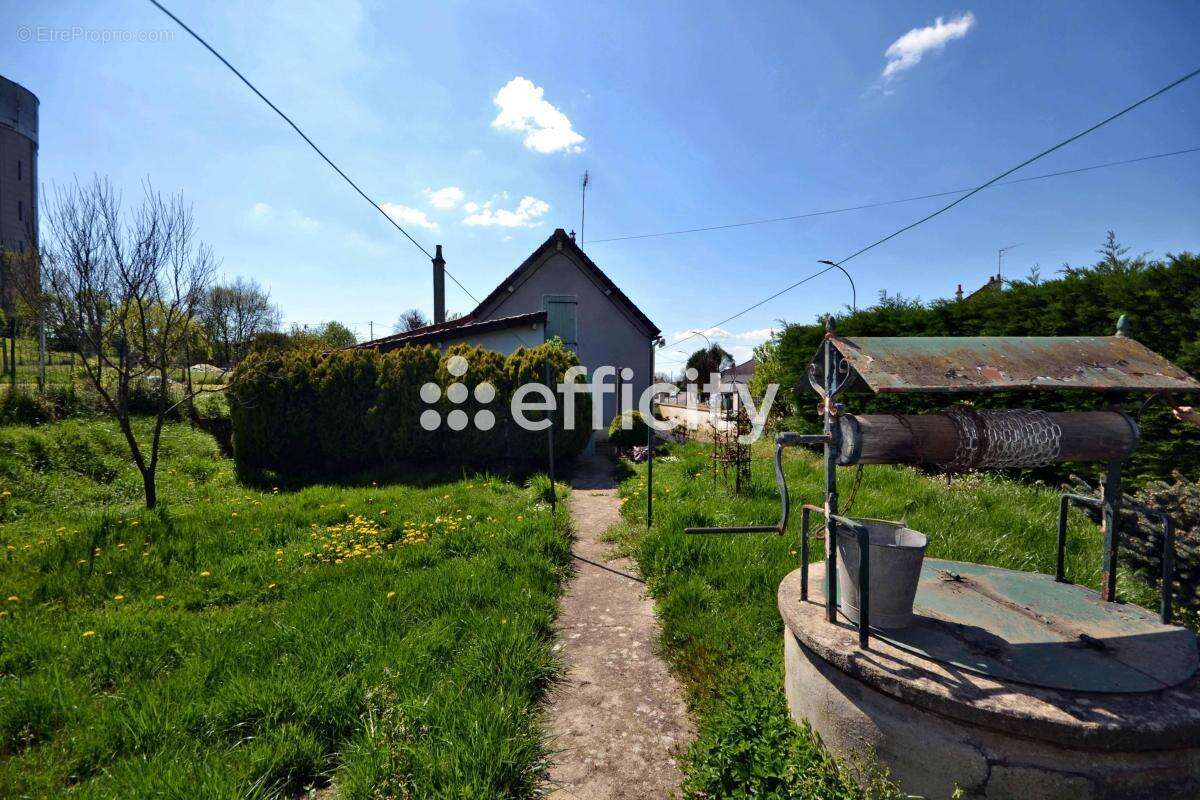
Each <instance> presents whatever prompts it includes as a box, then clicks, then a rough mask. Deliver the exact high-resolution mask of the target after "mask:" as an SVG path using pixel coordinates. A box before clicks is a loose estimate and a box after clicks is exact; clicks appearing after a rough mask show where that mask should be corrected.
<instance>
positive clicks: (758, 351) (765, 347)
mask: <svg viewBox="0 0 1200 800" xmlns="http://www.w3.org/2000/svg"><path fill="white" fill-rule="evenodd" d="M787 381H788V375H787V371H786V370H785V369H784V368H783V362H782V361H780V360H779V339H778V337H775V336H773V337H771V338H770V339H768V340H767V341H765V342H763V343H762V344H760V345H759V346H758V347H755V348H754V375H753V376H751V378H750V383H749V384H748V386H747V388H748V389H749V390H750V396H751V397H758V398H761V397H764V396H766V394H767V387H768V386H770V385H771V384H772V383H776V384H779V392H778V393H777V394H776V395H775V402H774V404H773V405H772V406H771V417H772V418H780V417H785V416H789V415H790V414H791V413H792V409H793V403H792V392H791V387H789V385H788V383H787Z"/></svg>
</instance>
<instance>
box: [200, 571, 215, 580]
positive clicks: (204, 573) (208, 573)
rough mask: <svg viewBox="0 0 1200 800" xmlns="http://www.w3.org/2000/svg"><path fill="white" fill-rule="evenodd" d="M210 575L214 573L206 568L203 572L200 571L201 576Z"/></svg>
mask: <svg viewBox="0 0 1200 800" xmlns="http://www.w3.org/2000/svg"><path fill="white" fill-rule="evenodd" d="M209 575H212V573H211V572H209V571H208V570H204V571H203V572H201V573H200V577H201V578H207V577H208V576H209Z"/></svg>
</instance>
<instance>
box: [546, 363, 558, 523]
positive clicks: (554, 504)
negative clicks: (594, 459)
mask: <svg viewBox="0 0 1200 800" xmlns="http://www.w3.org/2000/svg"><path fill="white" fill-rule="evenodd" d="M543 372H544V373H545V374H544V376H543V378H544V381H545V384H546V385H547V386H549V385H550V359H549V358H547V359H546V363H545V369H544V370H543ZM546 439H547V441H548V446H547V450H546V455H547V462H548V464H549V471H550V516H551V517H553V516H554V515H555V513H556V512H557V511H558V487H557V486H555V485H554V412H553V411H551V412H550V427H548V428H546Z"/></svg>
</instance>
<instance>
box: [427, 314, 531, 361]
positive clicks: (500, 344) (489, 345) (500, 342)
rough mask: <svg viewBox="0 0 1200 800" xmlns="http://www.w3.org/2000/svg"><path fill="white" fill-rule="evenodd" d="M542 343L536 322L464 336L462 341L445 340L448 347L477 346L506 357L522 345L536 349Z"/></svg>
mask: <svg viewBox="0 0 1200 800" xmlns="http://www.w3.org/2000/svg"><path fill="white" fill-rule="evenodd" d="M544 341H545V331H543V329H542V324H541V323H540V322H538V323H535V324H532V325H519V326H517V327H515V328H501V329H500V330H495V331H485V332H484V333H479V334H475V335H474V336H466V337H463V338H462V339H448V340H446V346H447V347H450V346H451V345H455V344H463V343H465V344H470V345H479V346H480V347H483V348H486V349H488V350H495V351H496V352H497V353H504V354H505V355H508V354H509V353H511V352H512V351H514V350H516V349H517V348H518V347H521V346H522V345H524V346H526V347H537V346H538V345H539V344H541V343H542V342H544Z"/></svg>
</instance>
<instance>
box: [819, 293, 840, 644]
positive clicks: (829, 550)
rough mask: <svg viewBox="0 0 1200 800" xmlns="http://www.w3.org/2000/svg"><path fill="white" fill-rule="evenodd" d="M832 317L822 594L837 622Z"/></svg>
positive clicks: (827, 337)
mask: <svg viewBox="0 0 1200 800" xmlns="http://www.w3.org/2000/svg"><path fill="white" fill-rule="evenodd" d="M833 335H834V321H833V317H832V316H831V317H829V319H828V320H827V321H826V322H825V398H824V400H823V406H824V408H823V409H822V411H823V412H824V415H825V582H826V583H827V584H828V586H829V590H828V591H827V592H826V593H825V594H826V596H825V619H827V620H829V621H830V622H836V621H837V606H838V575H837V521H836V520H835V519H834V515H835V514H837V512H838V502H837V450H838V448H837V447H836V446H835V443H834V441H833V390H834V386H835V378H834V374H833V373H834V366H833V363H834V356H833V349H834V348H833Z"/></svg>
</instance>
